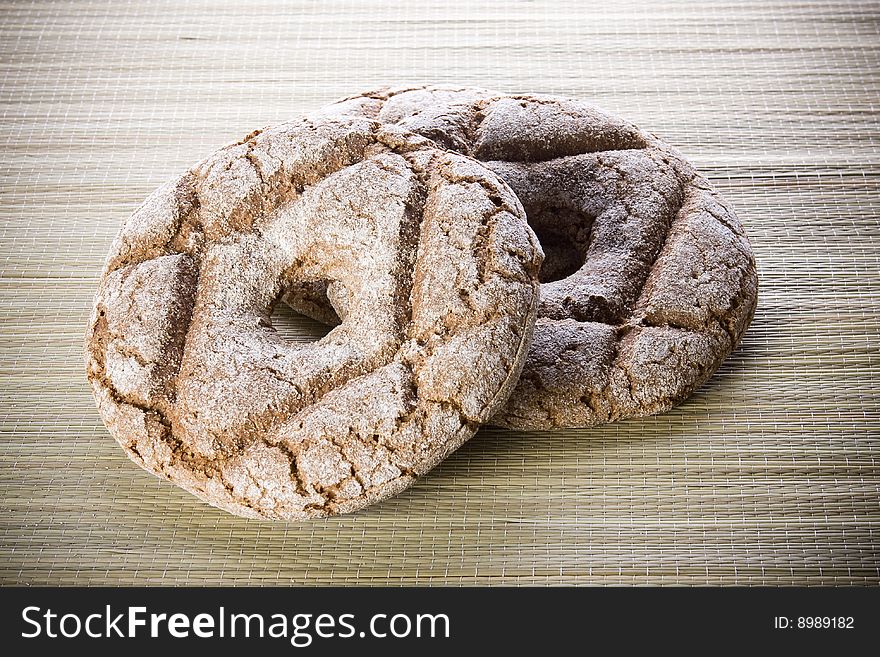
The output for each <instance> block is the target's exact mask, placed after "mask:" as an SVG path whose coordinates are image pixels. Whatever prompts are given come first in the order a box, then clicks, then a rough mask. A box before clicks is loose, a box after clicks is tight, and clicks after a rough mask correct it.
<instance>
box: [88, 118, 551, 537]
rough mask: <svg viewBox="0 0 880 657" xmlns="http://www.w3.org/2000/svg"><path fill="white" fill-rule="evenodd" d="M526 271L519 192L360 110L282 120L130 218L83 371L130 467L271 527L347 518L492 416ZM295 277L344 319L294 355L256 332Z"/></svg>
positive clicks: (519, 334) (400, 485) (534, 271)
mask: <svg viewBox="0 0 880 657" xmlns="http://www.w3.org/2000/svg"><path fill="white" fill-rule="evenodd" d="M542 257H543V255H542V252H541V249H540V246H539V245H538V242H537V238H536V237H535V235H534V233H533V232H532V231H531V230H530V229H529V227H528V225H527V223H526V221H525V213H524V210H523V208H522V206H521V204H520V203H519V201H518V200H517V198H516V196H515V195H514V194H513V192H512V191H511V190H510V188H509V187H508V186H507V185H506V184H504V183H503V182H501V181H500V180H499V179H498V178H497V176H495V175H494V174H492V173H491V171H489V170H488V169H487V168H485V167H484V166H483V165H482V164H480V163H479V162H476V161H474V160H472V159H470V158H467V157H464V156H462V155H459V154H455V153H450V152H446V151H443V150H440V149H438V148H436V146H435V145H434V144H433V143H432V142H430V141H428V140H426V139H425V138H423V137H420V136H417V135H415V134H411V133H408V132H406V131H404V130H402V129H399V128H397V127H394V126H387V125H384V124H382V123H380V122H378V121H374V120H369V119H364V118H342V119H339V118H337V119H328V120H308V119H305V120H302V121H297V122H292V123H287V124H283V125H281V126H277V127H274V128H270V129H267V130H265V131H262V132H259V131H258V132H255V133H252V134H251V135H248V137H247V138H245V140H243V141H242V142H240V143H237V144H233V145H231V146H228V147H226V148H223V149H221V150H220V151H218V152H217V153H215V154H214V155H212V156H210V157H209V158H208V159H206V160H205V161H203V162H202V163H200V164H199V165H197V166H196V167H194V168H193V169H192V170H190V171H189V172H187V173H186V174H184V175H183V176H182V177H180V178H179V179H177V180H175V181H173V182H171V183H169V184H167V185H165V186H163V187H161V188H160V189H158V190H157V191H156V192H155V193H154V194H153V195H152V196H150V197H149V198H148V199H147V200H146V201H145V202H144V204H143V205H142V206H141V207H140V208H139V209H138V210H136V211H135V212H134V214H133V215H132V216H131V217H130V218H129V219H128V221H127V222H126V223H125V224H124V226H123V227H122V229H121V231H120V233H119V235H118V236H117V238H116V240H115V242H114V244H113V246H112V249H111V253H110V256H109V258H108V261H107V265H106V267H105V270H104V272H103V275H102V278H101V282H100V285H99V289H98V291H97V294H96V298H95V304H94V308H93V312H92V315H91V318H90V323H89V329H88V332H87V338H86V364H87V372H88V377H89V380H90V382H91V384H92V387H93V390H94V393H95V397H96V401H97V404H98V408H99V410H100V413H101V415H102V418H103V420H104V422H105V424H106V425H107V427H108V428H109V429H110V431H111V433H112V434H113V436H114V437H115V438H116V440H117V441H118V442H119V443H120V444H121V445H122V446H123V447H124V449H125V450H126V452H127V453H128V455H129V456H130V457H131V458H132V459H133V460H134V461H135V462H137V463H138V464H140V465H141V466H142V467H144V468H145V469H146V470H148V471H150V472H152V473H154V474H156V475H158V476H161V477H165V478H167V479H169V480H171V481H173V482H174V483H176V484H177V485H179V486H181V487H183V488H185V489H186V490H188V491H190V492H192V493H194V494H195V495H197V496H198V497H200V498H202V499H203V500H205V501H207V502H209V503H210V504H213V505H215V506H217V507H220V508H223V509H226V510H228V511H230V512H232V513H236V514H238V515H242V516H247V517H262V518H271V519H285V520H302V519H307V518H315V517H320V516H326V515H333V514H338V513H345V512H349V511H354V510H356V509H359V508H361V507H364V506H366V505H368V504H371V503H373V502H376V501H379V500H381V499H384V498H386V497H389V496H390V495H393V494H395V493H397V492H399V491H401V490H403V489H404V488H406V487H407V486H409V485H410V484H411V483H412V482H413V481H414V479H415V478H416V477H417V476H419V475H421V474H422V473H424V472H426V471H428V470H430V469H431V468H432V467H434V466H435V465H436V464H437V463H439V462H440V461H441V460H442V459H443V458H445V457H446V456H447V455H448V454H449V453H450V452H452V451H453V450H455V449H456V448H458V447H459V446H460V445H461V444H462V443H464V442H465V441H466V440H467V439H468V438H470V437H471V436H472V435H473V433H474V432H475V431H476V429H477V428H478V427H479V425H480V424H482V423H484V422H485V421H486V420H487V419H488V418H489V417H491V416H492V415H493V414H494V413H495V412H497V410H498V409H499V408H500V406H501V405H502V404H503V403H504V401H505V400H506V398H507V397H508V396H509V394H510V391H511V390H512V389H513V387H514V385H515V383H516V381H517V378H518V376H519V374H520V371H521V368H522V365H523V363H524V361H525V354H526V350H527V348H528V344H529V342H530V340H531V335H532V330H533V328H534V322H535V317H536V311H537V299H538V286H539V284H538V272H539V270H540V266H541V261H542ZM302 284H305V285H306V286H311V287H313V288H315V289H321V290H323V291H324V293H325V294H326V295H327V297H329V299H330V300H331V302H332V312H333V313H334V316H335V317H338V318H341V322H340V323H339V325H338V326H337V327H336V328H334V329H333V330H332V331H331V332H330V333H329V334H328V335H327V336H325V337H324V338H322V339H321V340H319V341H317V342H315V343H312V344H306V345H302V344H291V343H288V342H286V341H285V340H283V339H282V338H281V337H280V336H279V335H278V333H277V332H276V331H275V330H274V329H273V327H272V324H271V321H270V317H271V314H272V309H273V307H274V304H275V303H276V302H277V301H278V300H279V299H280V298H281V297H282V296H283V295H284V294H285V292H286V291H287V290H288V289H289V288H291V287H292V286H295V285H302ZM327 297H325V298H324V301H322V303H323V304H325V305H326V304H327V301H326V298H327Z"/></svg>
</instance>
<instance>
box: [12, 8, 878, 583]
mask: <svg viewBox="0 0 880 657" xmlns="http://www.w3.org/2000/svg"><path fill="white" fill-rule="evenodd" d="M592 4H593V3H584V2H578V1H559V0H555V1H554V0H551V1H547V2H544V1H541V2H455V3H451V2H441V1H440V0H433V1H431V2H399V3H397V2H389V1H387V0H384V1H378V2H356V1H351V2H295V3H287V4H285V5H283V6H282V5H281V4H280V3H279V4H276V3H273V2H265V3H247V4H246V5H242V6H239V3H207V2H201V1H197V2H180V1H179V0H171V1H168V2H157V3H153V2H150V3H148V2H134V3H120V2H57V3H56V2H27V3H25V2H21V3H19V2H12V3H10V2H4V3H3V4H2V5H0V76H2V82H0V84H2V89H0V112H2V118H0V146H2V148H0V162H2V164H0V233H2V252H0V262H2V278H0V306H2V315H0V377H2V389H0V433H2V442H0V450H2V452H0V582H2V583H4V584H164V585H172V584H211V583H217V584H219V583H223V584H251V585H256V584H363V585H369V584H392V585H394V584H412V583H419V584H451V585H459V584H500V583H506V584H640V583H661V584H682V583H684V584H865V583H870V584H878V583H880V546H878V539H880V464H878V458H880V393H878V389H877V388H878V384H880V376H878V365H880V356H878V348H880V312H878V311H880V250H878V247H880V219H878V214H880V185H878V183H880V124H878V116H880V114H878V106H877V105H878V102H880V75H878V71H880V34H878V29H880V6H878V4H877V3H874V2H855V1H853V2H793V1H792V0H788V1H784V2H763V1H759V0H755V1H753V2H704V3H699V4H697V3H693V2H687V1H684V0H682V1H681V2H678V1H671V0H658V1H656V2H645V3H638V2H632V1H630V0H621V1H615V2H613V3H607V5H606V3H595V4H596V7H595V8H591V5H592ZM606 6H607V7H608V8H605V7H606ZM389 82H390V83H396V82H441V83H442V82H452V83H461V84H465V83H467V84H476V85H480V86H486V87H492V88H496V89H499V90H503V91H512V92H531V91H534V92H539V91H540V92H550V93H561V94H566V95H571V96H577V97H583V98H587V99H590V100H592V101H594V102H596V103H598V104H599V105H601V106H603V107H605V108H606V109H608V110H611V111H614V112H617V113H619V114H622V115H623V116H625V117H627V118H630V119H632V120H634V121H636V122H637V123H638V124H640V125H641V126H643V127H645V128H647V129H649V130H651V131H653V132H656V133H658V134H659V135H661V136H663V137H665V138H667V139H668V140H669V141H671V142H673V143H674V144H676V145H677V146H678V147H679V148H680V149H681V150H682V151H683V152H684V153H685V154H687V155H689V156H690V157H691V158H692V160H693V161H694V162H695V163H696V164H697V165H698V167H700V168H701V170H702V171H703V172H704V173H706V174H707V175H708V176H709V178H710V179H711V180H712V181H713V182H714V183H715V184H716V185H717V186H718V187H719V189H720V190H721V191H722V192H723V193H724V194H725V195H726V196H727V198H728V199H729V200H730V201H731V202H732V203H733V205H734V207H735V208H736V209H737V210H738V212H739V215H740V218H741V219H742V220H743V222H744V224H745V225H746V228H747V230H748V233H749V236H750V237H751V239H752V244H753V246H754V249H755V253H756V257H757V260H758V267H759V275H760V280H761V291H760V300H759V304H758V311H757V314H756V316H755V320H754V323H753V324H752V327H751V329H750V330H749V332H748V333H747V335H746V336H745V338H744V340H743V343H742V345H741V347H740V349H739V350H738V351H737V352H736V353H735V354H734V355H733V356H732V357H731V358H730V359H729V360H728V362H727V363H726V364H725V365H724V366H723V367H722V368H721V370H720V371H719V372H718V374H717V375H716V376H715V377H714V378H713V379H712V380H711V381H710V382H709V383H708V384H707V385H705V386H704V387H703V388H702V389H700V390H699V392H698V393H697V394H695V395H694V397H693V398H692V399H691V400H689V401H688V402H687V403H685V404H684V405H683V406H681V407H680V408H678V409H677V410H675V411H673V412H671V413H668V414H666V415H663V416H660V417H656V418H649V419H646V420H638V421H628V422H624V423H620V424H618V425H612V426H609V427H604V428H599V429H590V430H582V431H566V432H554V433H544V434H539V433H534V434H525V433H514V432H509V431H501V430H489V429H484V430H482V431H480V432H479V433H478V434H477V436H476V437H475V438H474V439H472V440H471V442H469V443H468V444H467V445H465V446H464V447H463V448H462V449H461V450H459V452H457V453H456V454H454V455H453V456H452V457H451V458H450V459H449V460H448V461H446V462H445V463H444V464H443V465H442V466H441V467H440V468H439V469H437V470H435V471H434V472H433V473H431V474H430V475H428V476H426V477H425V478H424V479H423V480H422V481H421V482H420V483H418V484H417V485H416V486H415V487H413V488H412V489H410V490H409V491H407V492H406V493H404V494H402V495H400V496H399V497H397V498H395V499H392V500H390V501H388V502H385V503H382V504H379V505H377V506H374V507H372V508H370V509H368V510H366V511H364V512H361V513H357V514H355V515H352V516H345V517H341V518H334V519H330V520H326V521H320V522H312V523H308V524H301V525H292V524H291V525H284V524H271V523H266V522H257V521H247V520H243V519H240V518H237V517H234V516H231V515H228V514H226V513H224V512H222V511H218V510H216V509H213V508H211V507H209V506H206V505H205V504H203V503H201V502H199V501H198V500H197V499H196V498H194V497H192V496H190V495H189V494H187V493H185V492H184V491H182V490H180V489H178V488H176V487H174V486H173V485H171V484H169V483H167V482H162V481H160V480H158V479H155V478H153V477H152V476H150V475H149V474H147V473H146V472H144V471H142V470H140V469H139V468H138V467H137V466H136V465H135V464H134V463H132V462H130V461H129V460H128V459H127V458H126V457H125V456H124V454H123V452H122V450H121V449H120V448H119V447H118V446H117V445H116V443H115V442H114V441H113V439H112V438H111V437H110V435H109V434H108V433H107V431H106V430H105V429H104V428H103V426H102V425H101V422H100V419H99V417H98V414H97V411H96V410H95V408H94V404H93V402H92V398H91V394H90V391H89V389H88V387H87V383H86V380H85V376H84V372H83V365H82V356H81V349H82V336H83V333H84V330H85V323H86V318H87V314H88V310H89V306H90V303H91V297H92V294H93V291H94V288H95V285H96V282H97V276H98V273H99V270H100V267H101V265H102V264H103V259H104V256H105V254H106V252H107V250H108V247H109V245H110V241H111V239H112V237H113V235H114V233H115V232H116V230H117V228H118V226H119V224H120V222H121V221H122V220H123V219H124V218H125V217H126V216H127V215H128V214H129V213H130V212H131V211H132V210H133V209H134V207H135V206H136V205H137V204H138V203H139V201H140V200H142V199H143V198H144V197H145V196H146V195H147V194H148V193H149V192H150V191H151V190H152V189H153V188H155V187H156V186H157V185H158V184H159V183H160V182H162V181H163V180H164V179H167V178H169V177H170V176H172V175H173V174H175V173H177V172H180V171H182V170H184V169H185V168H187V167H188V166H189V165H191V164H193V163H194V162H195V161H197V160H199V159H201V158H202V157H203V156H205V155H207V154H208V153H210V152H211V151H213V150H215V149H216V148H218V147H220V146H222V145H223V144H225V143H227V142H230V141H233V140H236V139H238V138H240V137H242V136H243V135H244V134H246V133H248V132H250V131H251V130H252V129H254V128H257V127H261V126H264V125H266V124H271V123H275V122H279V121H282V120H286V119H289V118H292V117H294V116H296V115H297V114H300V113H302V112H305V111H308V110H312V109H315V108H317V107H318V106H320V105H321V104H323V103H326V102H329V101H331V100H333V99H335V98H336V97H338V96H341V95H346V94H350V93H355V92H357V91H359V90H361V89H364V88H369V87H371V86H374V85H377V84H380V83H389ZM279 324H282V325H283V328H284V330H285V331H287V332H288V333H290V334H304V335H307V334H309V333H310V332H314V330H315V329H314V325H310V324H307V323H305V322H301V323H297V320H296V319H295V318H293V317H291V316H287V317H284V318H281V319H279Z"/></svg>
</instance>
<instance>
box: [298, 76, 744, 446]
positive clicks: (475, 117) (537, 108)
mask: <svg viewBox="0 0 880 657" xmlns="http://www.w3.org/2000/svg"><path fill="white" fill-rule="evenodd" d="M317 115H318V116H342V115H348V116H351V115H356V116H366V117H371V118H375V119H378V120H380V121H382V122H384V123H386V124H391V125H396V126H399V127H403V128H406V129H407V130H411V131H413V132H417V133H419V134H421V135H423V136H425V137H427V138H430V139H432V140H434V141H436V142H437V143H438V144H440V145H442V146H444V147H445V148H448V149H451V150H453V151H457V152H460V153H464V154H466V155H469V156H471V157H474V158H476V159H479V160H482V161H483V162H484V163H485V164H486V166H487V167H488V168H490V169H492V170H493V171H494V172H495V173H497V174H498V175H499V176H500V177H501V178H502V179H503V180H504V181H505V182H507V183H508V184H509V185H510V186H511V187H512V188H513V190H514V192H516V194H517V196H518V197H519V199H520V201H521V202H522V204H523V206H524V207H525V210H526V212H527V215H528V220H529V223H530V224H531V226H532V228H533V229H534V230H535V232H536V233H537V234H538V237H539V238H540V241H541V244H542V246H543V249H544V251H545V253H546V258H545V261H544V266H543V268H542V270H541V281H542V285H541V292H540V294H541V300H540V306H539V312H538V322H537V325H536V328H535V337H534V342H533V343H532V346H531V349H530V351H529V356H528V360H527V361H526V365H525V367H524V369H523V374H522V377H521V379H520V382H519V385H518V386H517V388H516V389H515V390H514V392H513V394H512V395H511V398H510V400H509V401H508V403H507V405H506V406H505V407H504V408H503V409H502V410H501V411H500V412H499V413H498V414H497V415H496V416H495V417H494V418H492V420H491V423H492V424H496V425H501V426H506V427H512V428H520V429H550V428H559V427H580V426H590V425H595V424H601V423H605V422H611V421H615V420H619V419H623V418H630V417H638V416H643V415H650V414H654V413H659V412H662V411H664V410H667V409H669V408H671V407H672V406H674V405H675V404H676V403H678V402H680V401H682V400H684V399H685V398H686V397H687V396H688V395H689V394H690V393H691V392H692V391H693V390H695V389H696V388H697V387H698V386H699V385H700V384H701V383H702V382H703V381H705V380H706V379H707V378H708V377H709V376H710V375H711V374H712V373H713V372H714V371H715V370H716V369H717V367H718V366H719V365H720V364H721V362H722V361H723V360H724V359H725V358H726V357H727V355H728V354H729V353H730V352H731V351H732V350H733V349H734V347H735V346H736V345H737V343H738V342H739V340H740V338H741V336H742V335H743V333H744V332H745V330H746V328H747V327H748V325H749V323H750V322H751V319H752V316H753V314H754V310H755V305H756V301H757V274H756V270H755V262H754V257H753V255H752V250H751V247H750V245H749V242H748V239H747V238H746V236H745V233H744V231H743V228H742V225H741V224H740V222H739V221H738V219H737V218H736V215H735V214H734V212H733V210H732V209H731V208H730V207H729V206H728V205H727V204H726V203H725V201H724V200H723V199H722V198H721V197H720V196H719V194H718V193H717V192H716V191H715V190H714V189H713V188H712V187H711V185H709V183H708V182H707V181H706V180H705V178H703V177H702V176H700V175H699V174H698V173H697V172H696V171H694V169H693V168H692V167H691V165H690V164H689V163H688V162H687V161H686V160H685V159H684V158H683V157H682V156H681V155H680V154H679V153H678V152H677V151H675V150H674V149H673V148H672V147H671V146H669V145H668V144H666V143H664V142H662V141H661V140H659V139H658V138H657V137H655V136H653V135H651V134H648V133H646V132H643V131H641V130H639V129H638V128H637V127H635V126H633V125H632V124H630V123H627V122H626V121H624V120H622V119H619V118H616V117H614V116H611V115H608V114H606V113H604V112H602V111H601V110H599V109H597V108H595V107H593V106H591V105H589V104H587V103H584V102H582V101H578V100H572V99H566V98H560V97H552V96H535V95H503V94H496V93H493V92H491V91H487V90H483V89H473V88H467V87H450V86H425V87H400V88H381V89H377V90H374V91H370V92H366V93H363V94H360V95H357V96H353V97H350V98H347V99H344V100H342V101H339V102H337V103H334V104H332V105H330V106H328V107H326V108H324V109H323V110H321V111H320V112H318V113H317ZM326 299H327V296H326V290H323V289H321V288H310V289H305V288H294V289H292V290H291V292H290V294H289V296H288V298H287V301H288V302H289V303H290V304H291V305H292V306H293V307H294V308H295V309H297V310H299V311H300V312H303V313H304V314H307V315H310V316H312V317H314V318H315V319H318V320H320V321H324V322H326V323H334V322H335V321H338V319H337V318H336V317H335V316H334V313H333V312H332V309H331V308H330V307H329V305H328V304H327V300H326Z"/></svg>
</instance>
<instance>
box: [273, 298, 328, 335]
mask: <svg viewBox="0 0 880 657" xmlns="http://www.w3.org/2000/svg"><path fill="white" fill-rule="evenodd" d="M269 321H270V322H272V327H273V328H274V329H275V330H276V331H278V335H279V336H281V338H283V339H284V340H287V341H289V342H298V343H301V344H303V343H309V342H317V341H318V340H320V339H321V338H323V337H324V336H325V335H327V334H328V333H329V332H330V331H332V330H333V327H332V326H327V325H326V324H322V323H321V322H318V321H316V320H314V319H311V318H310V317H306V316H305V315H300V314H299V313H298V312H296V311H295V310H293V309H292V308H291V307H290V306H288V305H287V304H286V303H281V302H279V303H276V304H275V309H274V310H273V311H272V316H271V317H270V319H269Z"/></svg>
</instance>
